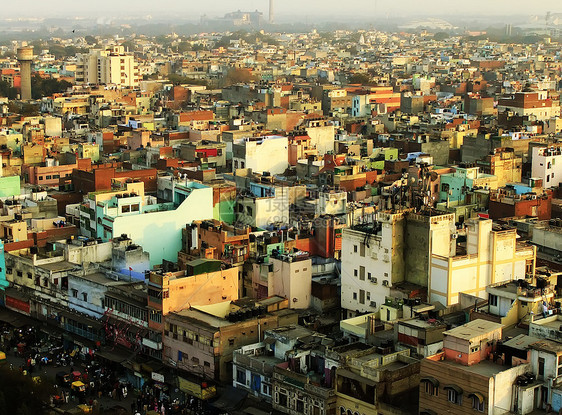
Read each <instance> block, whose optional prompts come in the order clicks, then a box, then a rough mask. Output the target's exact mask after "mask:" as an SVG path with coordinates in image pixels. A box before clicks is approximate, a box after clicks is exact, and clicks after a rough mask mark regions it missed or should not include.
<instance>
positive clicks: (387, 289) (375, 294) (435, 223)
mask: <svg viewBox="0 0 562 415" xmlns="http://www.w3.org/2000/svg"><path fill="white" fill-rule="evenodd" d="M454 221H455V219H454V214H444V213H442V212H437V211H426V212H425V213H421V214H416V213H413V212H411V211H403V212H391V211H383V212H379V213H377V221H376V222H375V223H373V224H367V225H361V226H355V227H352V228H347V229H344V231H343V242H342V274H341V275H342V276H341V281H342V288H341V306H342V308H343V309H344V310H346V311H345V312H346V314H347V317H352V316H354V315H355V314H356V313H365V312H374V311H377V310H378V309H379V308H380V306H381V305H383V304H384V302H385V299H386V298H387V297H395V296H399V297H403V296H406V297H407V296H410V295H414V296H420V297H424V296H425V289H424V287H427V286H428V279H429V270H430V258H431V255H433V254H436V253H438V252H441V253H442V254H443V255H445V256H448V255H449V254H450V253H451V249H453V247H454V244H453V243H452V241H453V239H452V235H453V234H454V233H455V225H454ZM405 283H409V284H410V285H409V286H408V287H407V288H406V289H405V290H404V291H405V292H404V293H400V291H401V289H400V286H401V285H403V284H405Z"/></svg>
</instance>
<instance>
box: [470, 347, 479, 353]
mask: <svg viewBox="0 0 562 415" xmlns="http://www.w3.org/2000/svg"><path fill="white" fill-rule="evenodd" d="M478 350H480V346H474V347H471V348H470V353H476V352H477V351H478Z"/></svg>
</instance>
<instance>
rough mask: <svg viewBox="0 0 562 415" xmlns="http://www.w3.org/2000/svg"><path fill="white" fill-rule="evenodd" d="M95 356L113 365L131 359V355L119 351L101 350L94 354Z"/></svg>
mask: <svg viewBox="0 0 562 415" xmlns="http://www.w3.org/2000/svg"><path fill="white" fill-rule="evenodd" d="M95 355H96V356H99V357H101V358H103V359H106V360H109V361H110V362H115V363H119V364H121V363H123V362H124V361H125V360H128V359H129V357H131V356H132V355H131V353H126V352H123V351H120V350H102V351H98V352H96V353H95Z"/></svg>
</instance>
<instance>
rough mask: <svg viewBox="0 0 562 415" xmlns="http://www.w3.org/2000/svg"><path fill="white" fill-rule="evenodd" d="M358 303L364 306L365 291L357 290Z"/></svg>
mask: <svg viewBox="0 0 562 415" xmlns="http://www.w3.org/2000/svg"><path fill="white" fill-rule="evenodd" d="M359 302H360V303H361V304H365V290H359Z"/></svg>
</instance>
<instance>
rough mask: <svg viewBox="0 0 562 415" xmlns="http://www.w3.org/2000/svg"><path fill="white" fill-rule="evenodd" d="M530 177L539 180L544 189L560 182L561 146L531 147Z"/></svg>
mask: <svg viewBox="0 0 562 415" xmlns="http://www.w3.org/2000/svg"><path fill="white" fill-rule="evenodd" d="M531 177H534V178H535V177H536V178H541V179H542V180H543V182H542V185H543V187H544V188H549V187H556V186H558V184H559V183H560V182H562V146H561V145H557V146H550V147H533V164H532V167H531Z"/></svg>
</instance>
